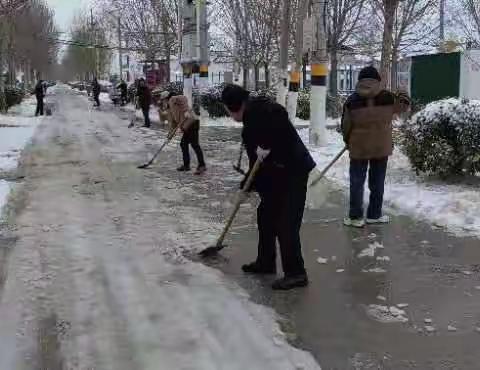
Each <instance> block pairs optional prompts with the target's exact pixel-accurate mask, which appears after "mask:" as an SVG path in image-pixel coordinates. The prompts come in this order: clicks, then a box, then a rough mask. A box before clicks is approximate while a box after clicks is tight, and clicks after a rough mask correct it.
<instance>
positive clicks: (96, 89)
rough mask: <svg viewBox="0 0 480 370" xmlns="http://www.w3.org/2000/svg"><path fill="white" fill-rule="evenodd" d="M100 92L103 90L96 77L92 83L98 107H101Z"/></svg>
mask: <svg viewBox="0 0 480 370" xmlns="http://www.w3.org/2000/svg"><path fill="white" fill-rule="evenodd" d="M100 90H101V88H100V84H99V83H98V80H97V78H96V77H95V78H94V79H93V83H92V93H93V99H94V100H95V104H96V106H97V107H99V106H100Z"/></svg>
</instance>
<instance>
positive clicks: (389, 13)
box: [380, 0, 399, 88]
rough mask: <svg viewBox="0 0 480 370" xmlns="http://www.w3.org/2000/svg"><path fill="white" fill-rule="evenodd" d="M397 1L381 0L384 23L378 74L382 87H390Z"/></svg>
mask: <svg viewBox="0 0 480 370" xmlns="http://www.w3.org/2000/svg"><path fill="white" fill-rule="evenodd" d="M398 1H399V0H383V4H384V12H385V22H384V26H383V41H382V61H381V63H380V74H381V76H382V81H383V86H384V87H385V88H390V86H391V72H390V70H391V66H392V47H393V24H394V21H395V11H396V10H397V6H398Z"/></svg>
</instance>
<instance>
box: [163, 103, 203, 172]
mask: <svg viewBox="0 0 480 370" xmlns="http://www.w3.org/2000/svg"><path fill="white" fill-rule="evenodd" d="M167 99H168V121H169V123H170V129H171V130H176V129H177V128H179V129H180V130H182V132H183V137H182V140H181V141H180V147H181V149H182V155H183V165H182V166H180V167H179V168H178V169H177V170H178V171H181V172H186V171H190V148H189V146H190V145H191V146H192V148H193V150H194V152H195V154H196V156H197V161H198V166H197V170H196V171H195V175H201V174H203V173H204V172H205V171H206V170H207V167H206V165H205V159H204V156H203V152H202V148H201V147H200V143H199V133H200V119H199V117H198V116H197V115H196V114H195V112H193V110H192V109H190V108H189V107H188V100H187V98H186V97H185V96H183V95H178V96H173V95H171V94H169V96H168V98H167Z"/></svg>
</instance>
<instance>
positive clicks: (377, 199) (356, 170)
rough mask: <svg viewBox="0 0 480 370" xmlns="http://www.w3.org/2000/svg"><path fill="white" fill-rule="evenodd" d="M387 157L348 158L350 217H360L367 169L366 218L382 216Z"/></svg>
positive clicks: (361, 215) (362, 214) (361, 216)
mask: <svg viewBox="0 0 480 370" xmlns="http://www.w3.org/2000/svg"><path fill="white" fill-rule="evenodd" d="M387 163H388V157H387V158H381V159H370V160H360V159H351V160H350V218H351V219H361V218H363V216H364V213H363V195H364V191H365V189H364V188H365V180H366V177H367V169H368V168H369V166H370V169H369V171H368V187H369V189H370V203H369V206H368V210H367V218H370V219H378V218H380V217H382V205H383V193H384V189H385V175H386V173H387Z"/></svg>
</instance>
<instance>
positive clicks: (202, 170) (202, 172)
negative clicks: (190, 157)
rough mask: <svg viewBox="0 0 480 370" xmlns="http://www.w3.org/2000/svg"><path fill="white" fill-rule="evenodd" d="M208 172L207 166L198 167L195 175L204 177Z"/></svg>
mask: <svg viewBox="0 0 480 370" xmlns="http://www.w3.org/2000/svg"><path fill="white" fill-rule="evenodd" d="M206 171H207V167H206V166H198V168H197V170H196V171H195V175H197V176H198V175H203V174H204V173H205V172H206Z"/></svg>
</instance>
